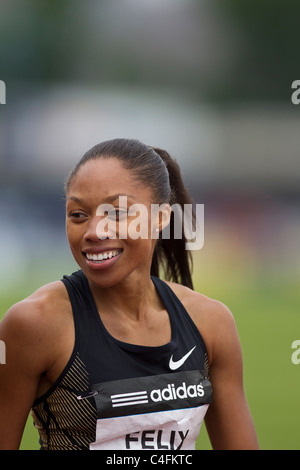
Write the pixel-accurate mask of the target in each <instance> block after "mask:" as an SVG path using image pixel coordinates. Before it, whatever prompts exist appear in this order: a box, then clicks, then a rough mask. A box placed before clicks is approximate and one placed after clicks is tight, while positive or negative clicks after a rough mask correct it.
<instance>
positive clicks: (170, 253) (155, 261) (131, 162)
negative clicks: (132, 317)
mask: <svg viewBox="0 0 300 470" xmlns="http://www.w3.org/2000/svg"><path fill="white" fill-rule="evenodd" d="M98 158H116V159H118V160H119V161H121V162H122V164H123V165H124V167H125V168H126V169H128V170H130V171H131V172H132V175H133V176H134V178H136V179H137V180H139V181H140V182H141V183H143V184H145V185H146V186H147V187H148V188H150V189H151V190H152V193H153V197H154V199H155V201H154V202H156V203H158V204H162V203H169V204H171V205H172V204H175V203H176V204H179V205H180V207H181V208H182V209H183V207H184V204H192V200H191V197H190V195H189V193H188V191H187V190H186V188H185V186H184V184H183V181H182V176H181V171H180V167H179V165H178V164H177V162H176V161H175V160H174V159H172V158H171V156H170V155H169V154H168V153H167V152H166V151H165V150H162V149H159V148H153V147H150V146H148V145H145V144H144V143H142V142H139V141H138V140H134V139H114V140H108V141H105V142H102V143H100V144H97V145H95V146H94V147H92V148H91V149H90V150H88V151H87V152H86V153H85V154H84V155H83V157H82V158H81V160H80V161H79V162H78V163H77V165H76V166H75V168H74V169H73V171H72V172H71V174H70V175H69V177H68V178H67V180H66V183H65V192H66V193H67V192H68V189H69V187H70V184H71V182H72V180H73V178H74V177H75V176H76V174H77V173H78V171H79V169H80V168H81V166H82V165H84V164H85V163H86V162H88V161H90V160H96V159H98ZM182 224H183V221H182ZM185 244H186V238H185V235H184V230H183V227H182V236H181V237H180V238H175V237H174V212H173V211H172V213H171V220H170V236H169V237H168V239H166V238H162V236H161V235H160V238H159V239H158V240H157V243H156V245H155V249H154V253H153V258H152V264H151V274H152V275H154V276H159V273H160V270H161V269H162V270H163V273H164V276H165V277H166V279H167V280H170V281H174V282H177V283H181V284H183V285H185V286H187V287H190V288H191V289H193V281H192V275H191V268H192V257H191V253H190V252H189V251H188V250H186V247H185Z"/></svg>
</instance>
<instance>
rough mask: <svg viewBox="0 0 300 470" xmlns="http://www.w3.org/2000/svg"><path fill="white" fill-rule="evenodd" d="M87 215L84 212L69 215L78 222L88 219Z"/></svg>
mask: <svg viewBox="0 0 300 470" xmlns="http://www.w3.org/2000/svg"><path fill="white" fill-rule="evenodd" d="M86 217H87V216H86V214H84V213H83V212H78V211H76V212H71V213H70V214H69V218H70V219H72V220H74V221H76V222H82V221H83V220H85V219H86Z"/></svg>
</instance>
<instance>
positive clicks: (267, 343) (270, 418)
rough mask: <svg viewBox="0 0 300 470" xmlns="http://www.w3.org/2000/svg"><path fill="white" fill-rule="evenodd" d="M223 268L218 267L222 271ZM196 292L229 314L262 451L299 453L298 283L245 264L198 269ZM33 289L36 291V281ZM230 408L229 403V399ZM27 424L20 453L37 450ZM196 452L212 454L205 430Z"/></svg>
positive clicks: (9, 299) (203, 264)
mask: <svg viewBox="0 0 300 470" xmlns="http://www.w3.org/2000/svg"><path fill="white" fill-rule="evenodd" d="M220 266H221V267H220ZM196 268H197V269H196V272H195V275H194V280H195V288H196V289H197V290H198V291H200V292H202V293H204V294H206V295H208V296H210V297H213V298H217V299H219V300H221V301H222V302H224V303H225V304H226V305H227V306H228V307H229V308H230V310H231V311H232V313H233V315H234V317H235V320H236V323H237V327H238V330H239V335H240V340H241V344H242V350H243V356H244V380H245V389H246V395H247V399H248V403H249V406H250V409H251V412H252V415H253V418H254V422H255V426H256V430H257V433H258V438H259V442H260V446H261V448H262V449H300V423H299V422H300V400H299V395H300V364H299V365H295V364H293V363H292V360H291V355H292V352H293V350H292V348H291V345H292V342H293V341H294V340H296V339H300V315H299V305H300V294H299V284H298V282H296V279H294V280H293V279H292V278H289V277H284V276H281V277H280V276H279V277H278V276H277V277H276V276H272V273H271V272H269V273H265V272H260V271H259V270H257V269H254V268H252V269H250V268H249V269H248V268H247V266H245V265H244V264H243V265H241V264H237V263H235V264H233V265H232V264H231V265H230V264H229V263H227V264H226V263H225V262H224V259H223V260H222V262H221V263H218V262H216V260H215V262H212V263H209V262H207V261H205V260H203V259H201V258H199V262H198V261H197V263H196ZM36 285H37V286H38V285H39V284H37V281H36ZM30 289H32V285H30V286H29V285H28V286H24V285H23V286H22V290H19V291H18V294H17V295H15V296H13V295H11V294H10V293H9V291H7V292H6V293H5V294H2V297H1V299H0V300H1V311H0V315H3V314H4V312H5V311H6V310H7V308H8V307H9V306H10V305H11V304H13V303H14V302H16V301H18V300H20V298H22V297H24V296H26V295H28V294H29V293H30V292H31V290H30ZM228 406H230V397H228ZM38 447H39V446H38V436H37V432H36V430H35V429H34V427H33V424H32V420H31V418H29V420H28V423H27V426H26V429H25V432H24V436H23V440H22V445H21V449H23V450H26V449H38ZM197 447H198V448H201V449H210V448H211V447H210V444H209V440H208V437H207V434H206V430H205V428H204V427H203V428H202V430H201V434H200V437H199V439H198V442H197Z"/></svg>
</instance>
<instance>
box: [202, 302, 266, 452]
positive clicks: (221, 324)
mask: <svg viewBox="0 0 300 470" xmlns="http://www.w3.org/2000/svg"><path fill="white" fill-rule="evenodd" d="M214 310H215V313H214V315H213V316H214V317H215V318H214V333H213V334H214V346H213V350H212V352H211V356H212V364H211V368H210V380H211V383H212V390H213V403H212V404H211V405H210V407H209V409H208V412H207V415H206V419H205V423H206V428H207V431H208V434H209V437H210V441H211V444H212V447H213V449H223V450H230V449H232V450H246V449H248V450H256V449H258V448H259V445H258V440H257V437H256V432H255V428H254V424H253V420H252V417H251V414H250V411H249V408H248V404H247V401H246V398H245V393H244V387H243V362H242V353H241V347H240V342H239V337H238V333H237V329H236V325H235V322H234V319H233V317H232V315H231V313H230V311H229V310H228V309H227V307H225V306H224V305H223V304H221V303H219V302H216V303H215V309H214ZM216 310H217V311H216Z"/></svg>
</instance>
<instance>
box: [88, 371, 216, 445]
mask: <svg viewBox="0 0 300 470" xmlns="http://www.w3.org/2000/svg"><path fill="white" fill-rule="evenodd" d="M92 389H93V391H94V394H95V396H94V399H95V402H96V406H97V414H98V419H97V429H96V440H95V442H94V443H92V444H90V449H91V450H118V449H123V450H137V449H139V450H154V449H157V450H179V449H182V450H192V449H195V441H196V439H197V437H198V435H199V432H200V427H201V424H202V421H203V418H204V416H205V413H206V411H207V408H208V406H209V403H211V401H212V390H211V384H210V381H209V380H208V379H207V378H206V377H205V376H204V374H203V372H202V371H183V372H177V373H172V374H163V375H153V376H147V377H138V378H133V379H125V380H118V381H113V382H105V383H102V384H97V385H94V386H93V387H92Z"/></svg>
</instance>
